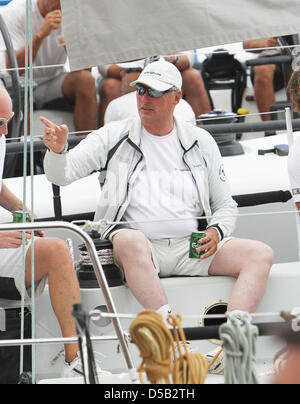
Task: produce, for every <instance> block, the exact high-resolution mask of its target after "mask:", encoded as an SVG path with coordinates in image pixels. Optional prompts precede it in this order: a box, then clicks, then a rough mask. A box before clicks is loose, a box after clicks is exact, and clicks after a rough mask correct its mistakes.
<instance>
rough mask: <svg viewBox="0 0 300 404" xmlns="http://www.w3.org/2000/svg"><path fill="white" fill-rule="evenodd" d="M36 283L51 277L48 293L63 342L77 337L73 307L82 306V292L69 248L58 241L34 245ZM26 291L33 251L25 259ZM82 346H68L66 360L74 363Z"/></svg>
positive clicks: (52, 240) (41, 241) (47, 241)
mask: <svg viewBox="0 0 300 404" xmlns="http://www.w3.org/2000/svg"><path fill="white" fill-rule="evenodd" d="M34 256H35V281H36V282H38V281H39V280H41V279H42V278H44V277H45V276H48V283H49V293H50V299H51V304H52V307H53V311H54V313H55V315H56V317H57V320H58V322H59V325H60V328H61V331H62V335H63V337H64V338H69V337H74V336H77V331H76V325H75V320H74V318H73V316H72V310H73V305H74V304H76V303H80V301H81V299H80V289H79V284H78V281H77V277H76V274H75V271H74V268H73V262H72V258H71V255H70V252H69V249H68V247H67V245H66V244H65V243H64V242H63V241H61V240H56V239H40V240H37V241H35V244H34ZM25 284H26V288H28V287H30V286H31V247H30V249H29V250H28V253H27V256H26V276H25ZM78 350H79V346H78V344H77V343H75V344H66V345H65V358H66V361H67V362H71V361H72V360H73V359H75V357H76V356H77V352H78Z"/></svg>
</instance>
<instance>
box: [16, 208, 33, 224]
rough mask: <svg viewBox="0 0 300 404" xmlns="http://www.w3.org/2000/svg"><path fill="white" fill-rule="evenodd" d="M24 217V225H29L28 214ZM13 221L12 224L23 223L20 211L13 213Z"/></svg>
mask: <svg viewBox="0 0 300 404" xmlns="http://www.w3.org/2000/svg"><path fill="white" fill-rule="evenodd" d="M25 215H26V220H25V222H26V223H29V222H30V215H29V213H28V212H26V214H25ZM13 221H14V223H24V221H23V212H21V211H17V212H14V219H13Z"/></svg>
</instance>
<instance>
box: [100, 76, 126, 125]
mask: <svg viewBox="0 0 300 404" xmlns="http://www.w3.org/2000/svg"><path fill="white" fill-rule="evenodd" d="M121 95H122V81H121V80H118V79H113V78H108V79H106V80H105V82H104V83H103V86H102V88H101V91H100V104H99V126H100V128H101V127H102V126H104V117H105V111H106V109H107V107H108V105H109V103H110V102H111V101H113V100H114V99H116V98H118V97H121Z"/></svg>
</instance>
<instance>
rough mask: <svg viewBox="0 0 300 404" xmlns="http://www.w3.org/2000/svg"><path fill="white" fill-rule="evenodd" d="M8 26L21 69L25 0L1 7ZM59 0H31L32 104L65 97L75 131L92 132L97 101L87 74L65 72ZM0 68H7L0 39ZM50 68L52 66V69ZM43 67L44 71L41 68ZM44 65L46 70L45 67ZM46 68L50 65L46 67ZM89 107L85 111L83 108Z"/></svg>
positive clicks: (90, 78)
mask: <svg viewBox="0 0 300 404" xmlns="http://www.w3.org/2000/svg"><path fill="white" fill-rule="evenodd" d="M1 15H2V17H3V19H4V21H5V23H6V25H7V27H8V31H9V33H10V36H11V39H12V42H13V46H14V49H15V51H16V56H17V61H18V65H19V67H20V68H22V67H24V66H25V26H26V0H12V1H11V2H10V3H9V4H8V5H7V6H5V7H2V8H1ZM61 22H62V13H61V5H60V0H33V1H32V24H33V39H32V47H33V65H34V66H35V67H39V68H37V69H34V73H33V74H34V80H35V82H37V84H38V86H37V87H36V88H35V89H34V102H35V105H36V107H37V108H38V109H41V108H43V106H44V105H46V104H47V103H49V102H51V101H54V100H56V99H59V98H65V99H66V100H67V101H68V102H70V103H71V104H72V105H73V104H74V105H75V109H74V123H75V128H76V130H77V131H88V132H89V131H92V130H94V129H95V127H96V121H97V113H98V102H97V93H96V86H95V80H94V77H93V76H92V74H91V72H90V71H88V70H81V71H77V72H73V73H67V72H66V71H65V70H64V67H63V66H64V65H65V63H66V61H67V53H66V49H65V46H64V41H63V38H62V27H61ZM0 51H1V52H0V53H1V54H2V60H1V64H2V67H3V68H4V67H7V68H9V62H8V57H7V52H6V46H5V44H4V41H3V39H2V37H1V39H0ZM53 65H54V66H53ZM42 66H45V67H44V68H41V67H42ZM46 66H47V67H46ZM49 66H53V67H51V68H49ZM86 105H89V108H86Z"/></svg>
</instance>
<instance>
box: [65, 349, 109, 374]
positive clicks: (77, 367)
mask: <svg viewBox="0 0 300 404" xmlns="http://www.w3.org/2000/svg"><path fill="white" fill-rule="evenodd" d="M95 363H96V370H97V375H98V376H99V377H101V376H109V375H111V373H110V372H107V371H105V370H102V369H101V367H100V365H99V363H98V362H97V360H95ZM79 376H84V374H83V369H82V361H81V355H80V352H77V357H76V358H75V359H74V360H73V361H72V362H70V363H69V362H66V361H64V365H63V370H62V372H61V377H62V378H70V377H79Z"/></svg>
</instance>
